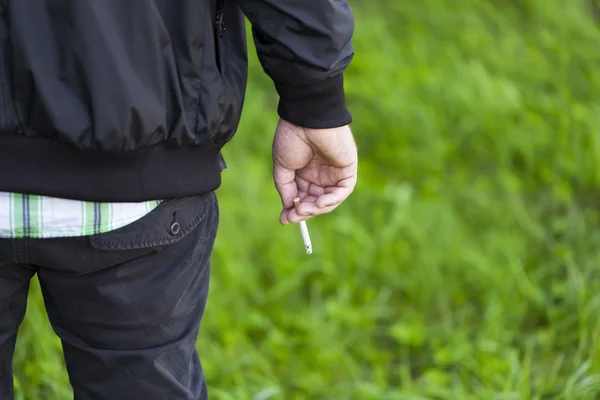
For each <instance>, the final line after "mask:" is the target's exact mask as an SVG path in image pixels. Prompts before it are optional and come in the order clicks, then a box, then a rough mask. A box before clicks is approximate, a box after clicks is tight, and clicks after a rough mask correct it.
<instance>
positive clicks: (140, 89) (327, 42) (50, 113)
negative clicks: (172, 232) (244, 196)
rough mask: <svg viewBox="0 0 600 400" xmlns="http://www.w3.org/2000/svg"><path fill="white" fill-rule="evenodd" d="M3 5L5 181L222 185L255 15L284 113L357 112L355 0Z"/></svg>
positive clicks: (12, 184) (333, 119) (148, 191)
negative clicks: (351, 95) (349, 81)
mask: <svg viewBox="0 0 600 400" xmlns="http://www.w3.org/2000/svg"><path fill="white" fill-rule="evenodd" d="M0 7H1V8H0V13H1V15H0V191H13V192H21V193H30V194H42V195H50V196H55V197H66V198H75V199H81V200H94V201H141V200H147V199H168V198H177V197H183V196H189V195H194V194H198V193H202V192H206V191H210V190H214V189H216V188H217V187H218V186H219V185H220V171H221V169H220V150H221V148H222V147H223V145H224V144H225V143H226V142H228V141H229V140H231V138H232V137H233V135H234V133H235V131H236V129H237V127H238V123H239V120H240V115H241V110H242V105H243V101H244V94H245V87H246V80H247V68H248V66H247V48H246V36H245V25H244V17H245V16H246V17H247V18H248V19H249V21H250V22H251V23H252V29H253V36H254V40H255V43H256V46H257V49H258V54H259V57H260V60H261V63H262V65H263V68H264V70H265V71H266V73H267V74H268V75H269V76H270V77H271V78H272V80H273V82H274V84H275V87H276V89H277V92H278V93H279V96H280V103H279V107H278V112H279V115H280V116H281V117H282V118H284V119H286V120H289V121H290V122H292V123H295V124H297V125H301V126H305V127H314V128H329V127H335V126H341V125H345V124H348V123H350V114H349V112H348V110H347V109H346V106H345V104H344V89H343V75H342V72H343V70H344V68H345V67H346V66H347V65H348V64H349V62H350V60H351V58H352V56H353V49H352V44H351V36H352V32H353V29H354V20H353V16H352V13H351V10H350V8H349V6H348V4H347V2H346V0H0ZM264 134H265V135H267V134H268V133H267V132H265V133H264Z"/></svg>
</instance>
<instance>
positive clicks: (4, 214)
mask: <svg viewBox="0 0 600 400" xmlns="http://www.w3.org/2000/svg"><path fill="white" fill-rule="evenodd" d="M159 204H160V201H158V200H152V201H147V202H142V203H94V202H86V201H77V200H67V199H58V198H54V197H45V196H35V195H27V194H18V193H6V192H0V238H10V239H22V238H32V239H42V238H43V239H45V238H57V237H73V236H88V235H93V234H99V233H104V232H108V231H111V230H115V229H118V228H121V227H123V226H125V225H128V224H130V223H132V222H134V221H136V220H137V219H139V218H142V217H143V216H145V215H146V214H148V213H149V212H150V211H152V210H153V209H154V208H156V207H157V206H158V205H159Z"/></svg>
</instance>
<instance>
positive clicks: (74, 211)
mask: <svg viewBox="0 0 600 400" xmlns="http://www.w3.org/2000/svg"><path fill="white" fill-rule="evenodd" d="M0 5H1V6H0V7H1V9H0V12H1V18H0V38H1V41H0V43H1V44H0V171H2V172H1V173H0V237H2V239H0V373H1V376H0V399H2V400H5V399H11V398H12V397H13V388H12V370H11V359H12V355H13V351H14V346H15V341H16V332H17V329H18V326H19V324H20V323H21V321H22V318H23V315H24V313H25V305H26V299H27V291H28V285H29V281H30V279H31V277H32V276H33V275H34V274H38V277H39V280H40V283H41V286H42V291H43V295H44V300H45V303H46V308H47V311H48V315H49V317H50V321H51V323H52V326H53V328H54V330H55V332H56V333H57V334H58V335H59V337H60V338H61V340H62V343H63V348H64V354H65V360H66V364H67V369H68V372H69V377H70V381H71V384H72V386H73V389H74V392H75V398H76V399H78V400H88V399H89V400H91V399H95V400H96V399H111V400H116V399H144V400H152V399H163V400H165V399H168V400H178V399H206V398H208V397H207V396H208V395H207V390H206V384H205V382H204V379H203V375H202V369H201V366H200V362H199V359H198V356H197V354H196V352H195V344H196V338H197V335H198V330H199V325H200V321H201V318H202V316H203V312H204V308H205V304H206V299H207V292H208V282H209V271H210V266H209V264H210V262H209V259H210V254H211V251H212V247H213V242H214V240H215V235H216V231H217V224H218V209H217V202H216V197H215V194H214V191H215V189H217V188H218V187H219V185H220V173H221V171H222V169H223V168H224V162H223V160H222V158H221V155H220V151H221V149H222V148H223V146H224V145H225V143H227V142H228V141H230V140H231V139H232V137H233V135H234V133H235V131H236V130H237V127H238V122H239V119H240V115H241V109H242V103H243V99H244V94H245V93H244V92H245V85H246V78H247V53H246V52H247V49H246V38H245V30H244V17H247V18H248V20H249V21H250V22H251V24H252V28H253V37H254V40H255V42H256V46H257V49H258V54H259V57H260V60H261V63H262V66H263V68H264V70H265V72H266V73H267V74H268V75H269V76H270V77H271V78H272V80H273V82H274V84H275V88H276V90H277V92H278V94H279V96H280V102H279V106H278V113H279V116H280V117H281V121H280V123H279V125H278V126H277V129H276V133H275V138H274V142H273V162H274V168H273V173H274V180H275V186H276V189H277V190H278V192H279V194H280V196H281V200H282V203H283V207H282V211H281V216H280V219H281V223H283V224H287V223H295V222H298V221H301V220H304V219H307V218H310V217H312V216H316V215H320V214H325V213H328V212H330V211H332V210H333V209H335V208H336V207H337V206H338V205H339V204H340V203H341V202H342V201H344V200H345V199H346V198H347V197H348V196H349V195H350V193H351V192H352V190H353V188H354V186H355V184H356V179H357V178H356V176H357V154H356V146H355V144H354V141H353V138H352V134H351V132H350V128H349V127H348V124H349V123H350V122H351V117H350V114H349V112H348V110H347V108H346V106H345V103H344V89H343V75H342V73H343V71H344V69H345V68H346V67H347V66H348V64H349V63H350V60H351V58H352V56H353V49H352V45H351V36H352V32H353V27H354V26H353V24H354V23H353V16H352V13H351V11H350V8H349V6H348V4H347V2H346V1H345V0H319V1H299V0H130V1H123V0H102V1H98V0H26V1H25V0H2V1H1V2H0ZM247 133H248V134H258V135H264V133H261V132H247ZM296 196H298V197H300V198H301V199H302V203H301V205H300V206H299V207H298V208H296V209H294V208H293V206H292V203H293V199H294V198H295V197H296ZM223 240H227V238H224V239H223Z"/></svg>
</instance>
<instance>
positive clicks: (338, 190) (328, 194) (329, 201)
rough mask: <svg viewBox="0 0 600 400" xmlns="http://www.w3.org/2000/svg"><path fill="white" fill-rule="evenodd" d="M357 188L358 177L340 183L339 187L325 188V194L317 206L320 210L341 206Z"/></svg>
mask: <svg viewBox="0 0 600 400" xmlns="http://www.w3.org/2000/svg"><path fill="white" fill-rule="evenodd" d="M355 186H356V175H354V176H352V177H350V178H346V179H343V180H341V181H340V182H338V184H337V186H332V187H327V188H325V194H324V195H322V196H319V198H318V199H317V200H316V202H315V203H316V205H317V207H319V208H324V207H330V206H333V205H339V204H341V203H342V202H343V201H345V200H346V199H347V198H348V197H349V196H350V194H352V192H353V191H354V187H355Z"/></svg>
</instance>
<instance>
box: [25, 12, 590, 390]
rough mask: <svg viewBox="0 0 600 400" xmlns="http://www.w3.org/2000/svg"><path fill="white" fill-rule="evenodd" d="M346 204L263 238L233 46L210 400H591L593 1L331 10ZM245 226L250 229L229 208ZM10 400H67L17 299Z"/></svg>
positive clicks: (257, 127) (254, 73)
mask: <svg viewBox="0 0 600 400" xmlns="http://www.w3.org/2000/svg"><path fill="white" fill-rule="evenodd" d="M351 4H352V5H353V7H354V10H355V14H356V36H355V40H354V43H355V47H356V52H357V57H356V59H355V60H354V62H353V64H352V67H351V68H350V69H349V70H348V72H347V74H346V76H347V90H348V101H349V104H350V107H351V109H352V112H353V114H354V118H355V120H354V123H353V129H354V132H355V135H356V140H357V143H358V146H359V152H360V157H361V158H360V177H359V184H358V186H357V189H356V191H355V193H354V194H353V196H352V197H351V199H350V200H349V201H348V202H347V203H345V204H344V205H343V206H342V207H341V208H340V209H338V210H337V211H336V212H335V213H333V214H331V215H328V216H324V217H319V218H317V219H314V220H311V222H310V228H311V234H312V236H313V242H314V247H315V253H314V254H313V255H312V256H310V257H309V256H306V255H305V254H304V253H303V246H302V243H301V238H300V234H299V231H298V229H297V227H296V226H287V227H282V226H280V225H278V210H279V200H278V198H277V195H276V192H275V190H274V188H273V186H272V181H271V175H270V168H271V164H270V146H271V139H272V133H273V130H274V126H275V123H276V121H277V120H276V115H275V112H274V111H275V107H276V103H277V97H276V96H275V94H274V91H273V89H272V84H271V82H270V81H269V79H268V78H267V77H266V76H265V75H264V74H263V73H262V71H261V70H260V67H259V64H258V62H257V60H256V57H255V55H254V50H253V48H251V51H250V55H251V80H250V83H249V87H248V101H247V102H246V109H245V112H244V117H243V124H242V126H241V128H240V131H239V133H238V134H237V136H236V138H235V140H234V141H233V142H232V143H231V144H230V145H229V146H228V147H227V149H226V152H225V155H226V158H227V160H228V164H229V169H228V170H227V171H226V173H225V175H224V184H223V187H222V188H221V189H220V190H219V197H220V201H221V210H222V220H221V228H220V233H219V237H218V241H217V246H216V251H215V254H214V258H213V261H214V264H213V265H214V266H213V268H214V269H213V283H212V288H211V297H210V301H209V308H208V311H207V315H206V318H205V320H204V323H203V330H202V334H201V337H200V340H199V343H198V349H199V352H200V354H201V359H202V362H203V364H204V367H205V370H206V375H207V379H208V381H209V385H210V389H211V398H213V399H217V400H245V399H252V400H268V399H362V400H375V399H377V400H379V399H381V400H392V399H393V400H405V399H406V400H422V399H497V400H500V399H503V400H508V399H510V400H519V399H539V400H547V399H563V400H575V399H598V398H600V353H599V351H600V350H599V345H600V270H599V268H598V267H599V265H600V229H599V228H600V213H599V206H600V165H599V163H600V136H599V129H600V74H599V73H598V68H599V67H600V52H599V50H600V30H599V27H598V23H597V21H596V20H595V16H597V15H598V14H599V13H598V12H597V7H594V2H593V1H589V2H585V1H581V0H513V1H508V0H506V1H492V0H454V1H449V0H420V1H401V0H393V1H385V2H383V1H378V0H370V1H369V2H359V1H358V0H357V1H354V2H351ZM249 209H251V211H252V212H248V210H249ZM20 333H21V334H20V341H19V343H18V349H17V353H16V356H15V374H16V378H15V379H16V384H17V399H28V400H29V399H35V400H39V399H42V400H45V399H48V400H53V399H69V398H71V397H72V394H71V392H70V388H69V386H68V380H67V377H66V374H65V372H64V368H63V362H62V356H61V352H60V343H59V341H58V339H56V337H55V336H54V335H53V334H52V332H51V329H50V327H49V324H48V322H47V318H46V316H45V311H44V309H43V304H42V302H41V298H40V293H39V287H38V286H37V283H36V284H34V285H33V286H32V289H31V298H30V302H29V309H28V312H27V316H26V320H25V322H24V324H23V326H22V328H21V332H20Z"/></svg>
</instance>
